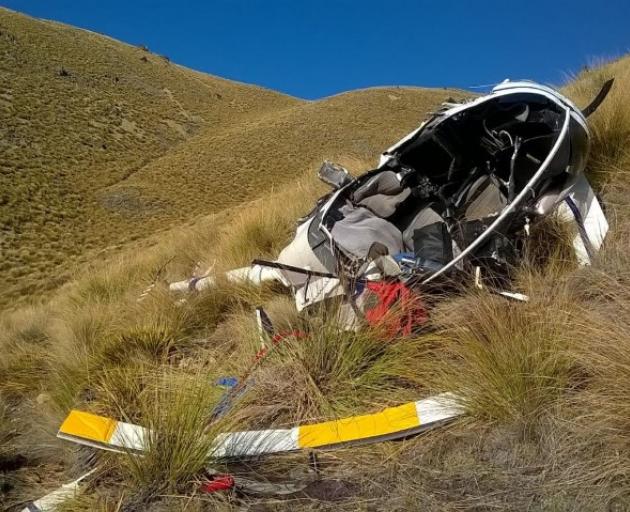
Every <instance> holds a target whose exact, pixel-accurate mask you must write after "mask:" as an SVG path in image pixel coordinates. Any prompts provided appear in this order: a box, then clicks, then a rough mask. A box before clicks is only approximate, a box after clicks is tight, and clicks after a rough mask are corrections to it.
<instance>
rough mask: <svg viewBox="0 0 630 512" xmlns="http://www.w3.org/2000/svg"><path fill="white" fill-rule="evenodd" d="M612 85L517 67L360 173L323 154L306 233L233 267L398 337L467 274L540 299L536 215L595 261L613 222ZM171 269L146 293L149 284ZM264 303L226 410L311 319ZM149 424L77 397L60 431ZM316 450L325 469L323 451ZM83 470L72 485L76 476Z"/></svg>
mask: <svg viewBox="0 0 630 512" xmlns="http://www.w3.org/2000/svg"><path fill="white" fill-rule="evenodd" d="M143 60H146V57H143ZM611 85H612V81H610V82H607V83H606V84H605V85H604V87H603V89H602V91H601V92H600V93H599V94H598V95H597V97H596V98H595V99H594V101H593V102H592V103H591V104H590V105H589V106H588V107H586V108H585V109H584V110H583V111H580V110H579V109H578V108H577V107H576V106H575V105H574V104H573V103H571V101H569V100H568V99H567V98H566V97H564V96H563V95H561V94H560V93H558V92H557V91H555V90H553V89H551V88H549V87H546V86H542V85H539V84H536V83H533V82H525V81H523V82H509V81H506V82H503V83H502V84H500V85H498V86H497V87H495V88H494V89H493V90H492V92H491V93H490V94H488V95H486V96H482V97H479V98H477V99H474V100H472V101H469V102H465V103H446V104H444V106H443V108H442V109H441V110H439V111H438V112H436V113H435V114H433V115H432V116H431V117H430V119H429V120H427V121H426V122H425V123H423V124H422V125H421V126H420V127H419V128H418V129H417V130H415V131H413V132H412V133H410V134H409V135H407V136H406V137H405V138H403V139H402V140H401V141H400V142H398V143H397V144H395V145H393V146H392V147H390V148H389V149H387V150H386V151H385V152H384V153H383V154H382V156H381V160H380V164H379V166H378V168H376V169H374V170H372V171H370V172H368V173H366V174H364V175H362V176H360V177H357V178H354V177H353V176H351V174H350V173H349V172H348V171H347V170H346V169H344V168H343V167H341V166H338V165H335V164H332V163H329V162H324V164H323V166H322V167H321V169H320V171H319V176H320V178H321V179H322V180H323V181H325V182H326V183H328V184H329V185H330V186H331V187H332V188H333V191H332V192H331V193H329V194H327V195H325V196H324V197H322V198H320V199H319V200H318V201H317V203H316V205H315V207H314V208H313V210H312V211H311V212H310V213H309V214H308V215H306V216H305V217H304V218H302V219H300V221H299V225H298V227H297V230H296V234H295V237H294V239H293V240H292V241H291V242H290V243H289V244H288V245H287V246H286V247H285V248H284V249H283V250H282V251H281V252H280V254H279V255H278V258H277V259H276V260H275V261H263V260H254V261H253V262H252V264H251V265H250V266H249V267H244V268H238V269H234V270H230V271H228V272H227V273H226V274H225V277H226V279H227V280H228V281H231V282H249V283H253V284H261V283H263V282H265V281H277V282H280V283H282V284H283V285H284V286H286V287H288V288H290V289H291V290H292V292H293V294H294V297H295V302H296V306H297V309H298V310H303V309H305V308H308V307H310V306H312V305H314V304H317V303H319V302H321V301H323V300H326V299H329V298H332V297H336V298H339V299H341V300H342V310H343V314H342V317H341V323H342V325H343V327H345V328H348V329H357V328H359V327H360V326H362V325H365V324H367V325H380V326H383V325H385V327H386V330H385V333H386V335H391V336H392V337H394V336H398V335H401V334H402V335H408V334H410V333H411V332H412V331H413V329H415V328H417V327H418V326H421V325H422V324H423V323H424V322H425V321H426V319H427V308H426V306H425V303H424V302H423V300H422V297H425V296H428V295H429V294H432V293H434V292H435V291H440V292H443V291H445V290H451V289H453V283H461V282H467V281H468V282H470V283H471V284H472V285H474V286H475V287H477V288H479V289H485V290H488V291H490V292H493V293H497V294H499V295H502V296H504V297H507V298H510V299H513V300H519V301H527V300H528V299H529V297H527V296H526V295H524V294H521V293H518V292H516V291H513V290H511V289H510V284H511V277H512V269H514V268H515V266H517V265H518V263H519V262H520V261H521V259H522V257H523V250H524V247H525V243H526V241H527V237H528V236H529V233H530V229H531V226H532V225H534V224H535V223H536V222H539V221H540V220H541V219H543V218H545V217H547V216H549V215H552V214H557V215H559V216H560V217H561V218H563V219H567V220H571V221H572V222H574V223H575V225H576V227H577V234H576V236H575V238H574V240H573V244H574V250H575V254H576V257H577V259H578V261H579V263H580V264H582V265H588V264H590V263H591V262H592V260H593V258H594V257H595V255H596V253H597V251H598V250H599V248H600V247H601V245H602V243H603V240H604V237H605V236H606V233H607V231H608V223H607V221H606V217H605V215H604V213H603V211H602V208H601V206H600V204H599V201H598V199H597V197H596V196H595V194H594V192H593V190H592V188H591V186H590V184H589V182H588V180H587V179H586V177H585V175H584V171H585V166H586V160H587V155H588V147H589V138H590V133H589V129H588V126H587V123H586V117H588V115H590V114H591V113H592V112H594V111H595V109H596V108H597V107H598V105H599V104H600V103H601V102H602V101H603V100H604V98H605V96H606V94H607V93H608V91H609V90H610V87H611ZM213 268H214V265H213V266H212V267H211V268H210V269H209V270H208V271H207V272H205V273H204V274H202V275H199V276H195V277H193V278H190V279H187V280H185V281H181V282H177V283H172V284H171V285H170V289H171V290H173V291H180V292H194V291H196V290H201V289H203V288H207V287H212V286H214V285H215V284H216V277H215V275H214V272H213ZM161 273H162V272H161V270H160V271H159V272H158V275H157V276H156V278H155V280H154V281H153V283H152V284H151V285H150V286H149V287H148V288H147V289H146V290H145V291H144V292H143V293H142V294H141V296H140V297H139V298H138V301H141V300H143V299H144V298H145V297H146V295H147V294H149V293H150V292H151V290H152V289H153V287H154V286H155V283H156V282H157V280H158V279H159V276H160V275H161ZM392 312H395V316H394V318H393V320H392V315H391V314H392ZM256 318H257V322H258V328H259V335H260V342H261V348H260V350H259V352H258V354H257V355H256V358H255V359H254V362H253V364H252V367H251V369H250V370H249V371H248V372H247V373H246V375H244V376H242V377H240V378H238V379H237V378H234V377H225V378H222V379H220V381H219V383H218V384H219V385H222V386H224V387H226V388H227V391H226V393H225V395H224V397H223V399H222V400H221V401H220V403H219V404H218V406H217V407H216V408H215V411H214V414H213V416H214V417H215V418H216V417H220V416H222V415H224V414H226V413H227V412H228V411H229V409H230V407H231V404H232V402H233V400H234V399H235V398H237V397H238V396H239V395H240V394H241V393H243V392H245V391H246V389H247V386H248V382H249V381H250V376H251V374H252V372H253V371H254V370H255V368H256V367H257V365H258V364H259V363H260V361H261V360H262V359H263V358H264V357H265V356H266V355H267V354H268V352H269V351H270V350H272V349H273V347H274V346H275V345H277V344H278V343H280V342H281V341H283V340H285V339H286V338H296V339H299V338H300V337H303V334H302V333H300V332H298V331H294V332H291V333H280V334H278V333H275V331H274V329H273V325H272V324H271V321H270V319H269V317H268V316H267V315H266V314H265V312H264V311H263V310H262V308H257V310H256ZM383 322H387V323H385V324H383ZM461 414H463V409H462V407H461V406H460V404H459V400H458V397H457V395H456V394H453V393H443V394H440V395H437V396H433V397H429V398H424V399H422V400H419V401H417V402H410V403H406V404H403V405H399V406H397V407H390V408H386V409H384V410H382V411H380V412H376V413H372V414H365V415H360V416H352V417H348V418H343V419H338V420H331V421H326V422H323V423H316V424H310V425H299V426H295V427H293V428H288V429H274V430H255V431H243V432H226V433H222V434H219V435H218V436H217V437H216V439H215V440H214V444H213V446H212V448H211V450H210V452H209V453H208V457H209V458H216V459H222V458H227V459H229V458H243V457H245V458H247V457H257V456H260V455H266V454H274V453H284V452H292V451H297V450H304V449H306V450H313V449H335V448H340V447H346V446H352V445H356V444H363V443H371V442H379V441H385V440H393V439H399V438H404V437H408V436H410V435H414V434H417V433H419V432H421V431H423V430H425V429H428V428H432V427H435V426H438V425H442V424H444V423H445V422H448V421H450V420H452V419H454V418H456V417H458V416H460V415H461ZM149 434H150V432H149V431H148V430H147V429H146V428H144V427H141V426H139V425H134V424H130V423H125V422H121V421H117V420H114V419H110V418H106V417H102V416H97V415H94V414H91V413H87V412H82V411H77V410H73V411H71V412H70V414H69V415H68V417H67V418H66V419H65V421H64V422H63V424H62V425H61V427H60V429H59V432H58V434H57V436H58V437H59V438H61V439H66V440H69V441H73V442H76V443H79V444H83V445H87V446H91V447H94V448H100V449H104V450H110V451H115V452H129V451H131V452H137V453H139V454H140V453H142V452H143V451H145V450H146V449H147V439H148V436H149ZM313 466H314V468H315V472H316V473H317V470H316V468H317V463H316V460H315V461H314V462H313ZM82 478H85V476H84V477H82ZM80 480H81V479H79V480H77V481H75V482H72V483H71V484H68V486H74V487H72V488H73V489H75V488H76V484H77V483H78V482H79V481H80ZM319 482H320V483H319V484H317V485H320V487H321V486H322V485H323V487H322V489H323V491H325V493H327V494H339V495H340V496H342V495H345V494H348V493H349V492H351V489H350V487H348V485H346V484H344V483H335V482H328V483H326V481H323V480H319ZM322 482H324V483H323V484H322ZM311 483H312V482H311ZM308 485H310V483H307V484H303V483H301V484H284V483H268V482H264V483H261V482H254V481H249V480H247V479H243V478H241V477H233V476H232V475H226V474H213V473H211V474H210V477H209V479H208V481H206V482H205V483H203V484H202V486H201V490H202V491H203V492H217V491H225V490H230V489H232V488H235V487H236V488H238V487H239V486H240V487H242V488H243V489H245V490H246V491H247V490H249V491H251V492H253V493H261V494H267V493H268V494H276V495H282V494H292V493H296V492H302V491H304V489H306V488H307V487H308ZM326 486H329V487H330V489H333V490H334V492H333V491H331V490H328V489H327V487H326ZM65 487H67V486H64V487H63V488H62V489H64V488H65ZM322 489H320V492H322ZM55 492H59V491H55ZM73 492H74V491H73ZM315 494H317V493H315ZM49 496H50V495H49ZM46 498H48V497H46ZM43 499H45V498H43ZM40 501H41V500H40ZM36 503H39V502H36ZM36 510H52V509H44V508H36Z"/></svg>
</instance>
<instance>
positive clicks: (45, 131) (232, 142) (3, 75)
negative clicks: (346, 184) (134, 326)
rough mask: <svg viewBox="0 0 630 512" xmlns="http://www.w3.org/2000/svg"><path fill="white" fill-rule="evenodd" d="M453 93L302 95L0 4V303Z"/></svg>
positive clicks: (371, 142)
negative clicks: (187, 64) (186, 64)
mask: <svg viewBox="0 0 630 512" xmlns="http://www.w3.org/2000/svg"><path fill="white" fill-rule="evenodd" d="M449 95H450V93H449V92H448V91H430V90H423V89H409V88H405V89H373V90H363V91H356V92H352V93H347V94H342V95H338V96H334V97H331V98H326V99H324V100H321V101H318V102H306V101H303V100H298V99H295V98H291V97H288V96H286V95H283V94H279V93H276V92H272V91H268V90H265V89H262V88H259V87H253V86H248V85H244V84H239V83H235V82H231V81H227V80H222V79H219V78H215V77H212V76H208V75H204V74H201V73H198V72H195V71H192V70H188V69H185V68H183V67H181V66H178V65H175V64H173V63H171V62H169V60H168V59H167V58H166V57H162V56H159V55H155V54H152V53H151V52H150V51H148V49H146V48H143V47H135V46H130V45H127V44H124V43H120V42H117V41H115V40H113V39H111V38H108V37H105V36H101V35H98V34H94V33H91V32H88V31H85V30H78V29H75V28H72V27H68V26H65V25H61V24H58V23H53V22H48V21H41V20H35V19H33V18H30V17H27V16H24V15H21V14H17V13H14V12H12V11H8V10H4V9H0V281H1V282H2V283H3V287H2V291H1V292H0V304H2V303H3V302H5V303H6V301H8V300H9V299H12V298H17V297H24V296H27V295H31V296H34V295H38V294H39V293H40V292H43V291H46V290H49V289H52V288H55V287H56V286H57V285H58V284H60V283H62V282H64V281H66V280H67V279H68V277H69V276H70V275H71V273H72V271H73V268H75V267H76V265H78V264H80V263H82V262H85V261H87V260H89V259H93V258H94V257H95V256H96V255H97V254H100V253H101V252H102V251H103V250H108V251H111V250H115V249H116V248H118V247H120V246H121V245H122V244H125V243H128V242H130V241H132V240H136V239H138V238H142V237H144V236H146V235H147V234H149V233H151V232H154V231H155V230H157V229H162V228H165V227H169V226H173V225H174V223H177V222H179V221H181V220H189V219H190V218H191V217H192V216H195V215H199V214H206V213H211V212H215V211H218V210H221V209H225V208H229V207H233V206H234V205H236V204H238V203H239V202H241V201H243V200H247V199H251V198H254V197H256V196H258V195H260V194H261V193H262V192H263V191H264V190H266V189H268V188H270V187H272V186H274V185H275V184H278V183H281V182H284V181H288V180H290V179H292V178H293V177H294V176H295V175H296V173H301V172H303V171H304V169H306V168H308V167H311V166H314V165H315V164H316V162H317V161H320V160H322V159H323V158H335V157H336V156H338V155H341V154H348V153H350V154H355V155H358V156H361V157H369V158H375V157H376V155H377V154H378V153H379V152H380V151H381V150H382V149H383V147H386V146H387V145H389V144H391V143H392V142H394V141H395V140H396V139H397V138H398V137H400V136H401V135H403V134H404V133H405V132H406V131H408V130H410V129H411V128H413V127H414V126H416V125H417V124H418V123H419V122H420V121H421V120H422V118H423V117H424V115H425V114H426V112H427V111H428V110H431V109H432V108H433V107H435V106H436V105H437V104H438V103H439V102H440V101H441V100H443V99H445V98H446V97H447V96H449Z"/></svg>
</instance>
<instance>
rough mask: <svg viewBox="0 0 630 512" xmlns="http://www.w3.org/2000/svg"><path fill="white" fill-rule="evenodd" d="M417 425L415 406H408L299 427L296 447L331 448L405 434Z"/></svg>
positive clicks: (418, 422)
mask: <svg viewBox="0 0 630 512" xmlns="http://www.w3.org/2000/svg"><path fill="white" fill-rule="evenodd" d="M419 425H420V420H419V419H418V415H417V412H416V404H415V403H413V402H411V403H408V404H404V405H400V406H398V407H390V408H389V409H385V410H384V411H381V412H377V413H375V414H366V415H364V416H353V417H351V418H343V419H340V420H333V421H327V422H325V423H316V424H314V425H304V426H301V427H299V434H298V446H299V447H300V448H316V447H318V446H326V445H332V444H338V443H343V442H346V441H355V440H359V439H369V438H370V437H375V436H382V435H386V434H391V433H393V432H399V431H401V430H407V429H410V428H414V427H417V426H419Z"/></svg>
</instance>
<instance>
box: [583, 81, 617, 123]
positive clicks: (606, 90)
mask: <svg viewBox="0 0 630 512" xmlns="http://www.w3.org/2000/svg"><path fill="white" fill-rule="evenodd" d="M614 81H615V79H614V78H611V79H610V80H608V81H607V82H606V83H605V84H604V85H603V86H602V88H601V90H600V91H599V93H598V94H597V96H595V99H594V100H593V101H591V103H590V104H589V106H588V107H586V108H584V109H582V115H583V116H584V117H588V116H590V115H591V114H592V113H593V112H595V111H596V110H597V108H598V107H599V106H600V105H601V104H602V102H603V101H604V100H605V99H606V96H608V93H609V92H610V89H611V88H612V85H613V82H614Z"/></svg>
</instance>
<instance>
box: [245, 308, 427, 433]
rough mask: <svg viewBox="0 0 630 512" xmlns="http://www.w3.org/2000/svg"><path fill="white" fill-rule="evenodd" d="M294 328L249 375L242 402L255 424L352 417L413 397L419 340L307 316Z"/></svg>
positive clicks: (422, 346)
mask: <svg viewBox="0 0 630 512" xmlns="http://www.w3.org/2000/svg"><path fill="white" fill-rule="evenodd" d="M301 329H304V331H301ZM294 332H297V336H293V335H290V336H287V337H286V338H285V339H283V340H281V341H280V342H278V344H277V345H276V346H274V347H273V348H271V349H270V352H269V355H268V356H267V357H266V359H265V360H264V361H263V362H262V363H261V368H260V369H259V370H258V371H257V372H256V373H255V375H254V377H253V380H254V384H253V385H252V390H251V393H250V395H248V396H247V398H246V402H247V404H249V405H250V406H251V407H252V411H253V412H254V413H255V416H254V417H252V420H253V421H256V422H259V423H258V424H261V425H262V424H269V422H280V423H296V422H297V423H303V422H308V421H315V420H320V419H326V418H331V417H338V416H343V415H354V414H357V411H358V410H366V409H367V412H371V411H369V409H370V408H373V407H374V406H375V404H378V405H376V407H377V409H378V407H379V406H380V407H383V406H384V405H388V404H392V403H397V402H400V401H404V400H405V399H407V398H409V399H411V397H417V394H418V389H419V386H418V385H417V382H416V380H415V379H414V378H413V373H414V368H417V367H418V359H420V358H421V357H422V356H423V350H424V351H426V350H425V346H424V345H423V343H422V341H412V340H396V341H387V340H388V338H387V337H386V336H385V335H384V333H383V332H381V331H379V330H376V329H364V330H361V331H360V332H349V331H342V330H341V329H340V328H339V326H338V324H337V323H336V322H335V321H334V320H333V319H330V320H328V321H324V322H321V321H320V320H318V319H313V320H312V321H310V322H307V323H306V324H302V325H301V326H299V328H298V327H296V328H295V329H294Z"/></svg>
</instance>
